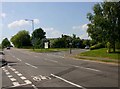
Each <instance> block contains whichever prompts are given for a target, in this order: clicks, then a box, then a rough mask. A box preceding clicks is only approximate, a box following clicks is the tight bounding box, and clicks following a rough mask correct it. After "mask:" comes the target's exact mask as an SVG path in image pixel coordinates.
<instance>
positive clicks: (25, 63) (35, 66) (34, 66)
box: [25, 63, 37, 69]
mask: <svg viewBox="0 0 120 89" xmlns="http://www.w3.org/2000/svg"><path fill="white" fill-rule="evenodd" d="M25 64H26V65H29V66H31V67H33V68H36V69H37V67H36V66H33V65H31V64H29V63H25Z"/></svg>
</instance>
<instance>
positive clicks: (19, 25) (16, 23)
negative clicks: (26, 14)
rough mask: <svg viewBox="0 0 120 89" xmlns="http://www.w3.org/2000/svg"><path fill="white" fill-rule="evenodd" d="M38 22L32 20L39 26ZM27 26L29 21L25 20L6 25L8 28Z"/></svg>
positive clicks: (29, 23) (37, 20)
mask: <svg viewBox="0 0 120 89" xmlns="http://www.w3.org/2000/svg"><path fill="white" fill-rule="evenodd" d="M39 23H40V21H39V19H34V24H39ZM27 25H31V22H30V21H25V20H18V21H14V22H12V23H10V24H8V28H10V29H11V28H12V29H14V28H19V27H23V26H27Z"/></svg>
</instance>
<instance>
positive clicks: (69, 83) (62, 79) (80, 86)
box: [51, 74, 86, 89]
mask: <svg viewBox="0 0 120 89" xmlns="http://www.w3.org/2000/svg"><path fill="white" fill-rule="evenodd" d="M51 76H53V77H55V78H58V79H60V80H62V81H64V82H66V83H69V84H71V85H73V86H76V87H79V88H82V89H86V88H84V87H83V86H80V85H78V84H75V83H73V82H70V81H68V80H66V79H64V78H61V77H59V76H56V75H54V74H51Z"/></svg>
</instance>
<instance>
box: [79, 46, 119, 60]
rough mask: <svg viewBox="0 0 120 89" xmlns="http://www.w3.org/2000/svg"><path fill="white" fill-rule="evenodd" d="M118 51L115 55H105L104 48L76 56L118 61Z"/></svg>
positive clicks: (105, 50)
mask: <svg viewBox="0 0 120 89" xmlns="http://www.w3.org/2000/svg"><path fill="white" fill-rule="evenodd" d="M119 55H120V50H117V51H116V52H115V53H107V49H106V48H101V49H96V50H90V51H87V52H83V53H81V54H79V55H78V56H89V57H100V58H109V59H115V60H116V59H119V58H118V57H119Z"/></svg>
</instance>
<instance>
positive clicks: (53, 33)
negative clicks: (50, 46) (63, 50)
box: [43, 27, 62, 38]
mask: <svg viewBox="0 0 120 89" xmlns="http://www.w3.org/2000/svg"><path fill="white" fill-rule="evenodd" d="M43 30H44V31H45V32H46V37H47V38H57V37H60V36H61V35H62V33H61V32H60V31H58V30H55V29H54V28H52V27H51V28H43Z"/></svg>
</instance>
